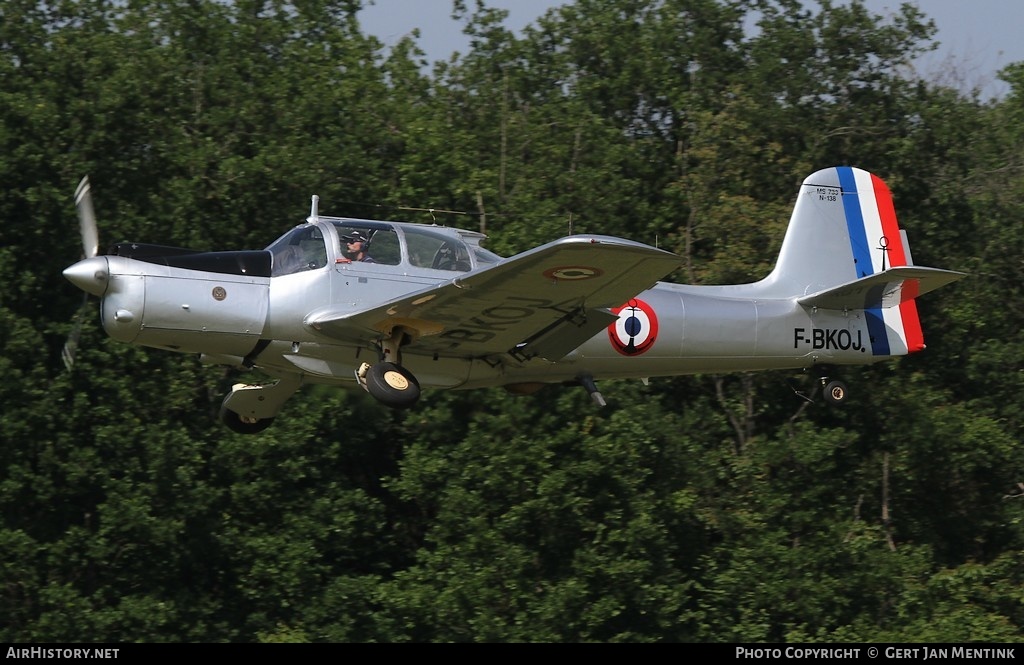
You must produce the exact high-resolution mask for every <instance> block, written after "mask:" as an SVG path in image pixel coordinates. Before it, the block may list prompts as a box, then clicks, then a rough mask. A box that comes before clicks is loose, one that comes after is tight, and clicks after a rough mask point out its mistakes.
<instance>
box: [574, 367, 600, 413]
mask: <svg viewBox="0 0 1024 665" xmlns="http://www.w3.org/2000/svg"><path fill="white" fill-rule="evenodd" d="M576 380H577V381H579V382H580V385H581V386H583V387H584V388H585V389H586V391H587V392H588V393H589V394H590V398H591V399H592V400H594V403H595V404H597V405H598V406H607V404H608V402H606V401H605V400H604V395H602V394H601V393H600V392H599V391H598V389H597V384H596V383H594V377H593V376H591V375H590V374H580V375H579V376H577V377H576Z"/></svg>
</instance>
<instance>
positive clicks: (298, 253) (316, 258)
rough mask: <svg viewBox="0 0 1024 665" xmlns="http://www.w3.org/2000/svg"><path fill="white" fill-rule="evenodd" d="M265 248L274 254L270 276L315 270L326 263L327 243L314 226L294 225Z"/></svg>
mask: <svg viewBox="0 0 1024 665" xmlns="http://www.w3.org/2000/svg"><path fill="white" fill-rule="evenodd" d="M267 249H268V250H270V253H271V254H273V255H274V259H273V265H272V267H271V270H270V276H271V277H277V276H279V275H290V274H292V273H297V272H303V271H306V270H316V269H317V268H323V267H324V266H326V265H327V245H325V244H324V236H323V234H322V233H321V232H320V229H319V228H317V227H315V226H308V225H303V226H299V227H296V228H294V229H292V230H291V231H289V232H288V233H286V234H284V235H283V236H281V237H280V238H278V239H277V240H275V241H274V242H273V243H272V244H271V245H270V246H269V247H267Z"/></svg>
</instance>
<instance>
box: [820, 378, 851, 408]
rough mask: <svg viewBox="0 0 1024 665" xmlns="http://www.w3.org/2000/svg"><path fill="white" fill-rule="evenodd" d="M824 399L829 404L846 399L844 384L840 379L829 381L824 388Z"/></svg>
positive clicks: (839, 402) (838, 402)
mask: <svg viewBox="0 0 1024 665" xmlns="http://www.w3.org/2000/svg"><path fill="white" fill-rule="evenodd" d="M824 394H825V401H826V402H828V403H829V404H842V403H843V402H844V401H845V400H846V395H847V394H848V393H847V390H846V384H845V383H843V382H842V381H829V382H828V384H827V385H826V386H825V390H824Z"/></svg>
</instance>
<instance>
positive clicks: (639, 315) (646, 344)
mask: <svg viewBox="0 0 1024 665" xmlns="http://www.w3.org/2000/svg"><path fill="white" fill-rule="evenodd" d="M612 314H616V315H618V317H619V318H618V320H617V321H616V322H615V323H613V324H611V325H610V326H608V339H609V340H610V341H611V344H612V348H614V349H615V350H616V351H618V352H619V353H621V354H622V355H624V356H638V355H640V354H641V353H644V352H646V351H647V350H649V349H650V348H651V347H652V346H654V342H655V340H656V339H657V338H658V315H657V314H655V313H654V309H653V308H652V307H651V306H650V305H648V304H647V303H646V302H644V301H643V300H639V299H637V298H633V299H632V300H630V301H629V302H628V303H626V304H625V305H623V306H622V307H616V308H615V309H613V310H612Z"/></svg>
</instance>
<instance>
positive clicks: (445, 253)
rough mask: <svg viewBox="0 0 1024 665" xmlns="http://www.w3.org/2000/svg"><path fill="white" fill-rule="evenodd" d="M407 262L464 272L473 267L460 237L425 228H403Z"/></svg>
mask: <svg viewBox="0 0 1024 665" xmlns="http://www.w3.org/2000/svg"><path fill="white" fill-rule="evenodd" d="M405 239H406V242H407V243H408V245H409V263H411V264H412V265H414V266H416V267H418V268H433V269H435V270H454V271H460V272H465V271H467V270H471V269H472V268H473V265H472V263H470V259H469V249H468V248H467V247H466V243H464V242H463V241H462V240H461V239H459V238H457V237H455V236H451V235H447V234H443V233H434V232H433V231H428V230H425V229H410V228H407V229H405Z"/></svg>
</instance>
